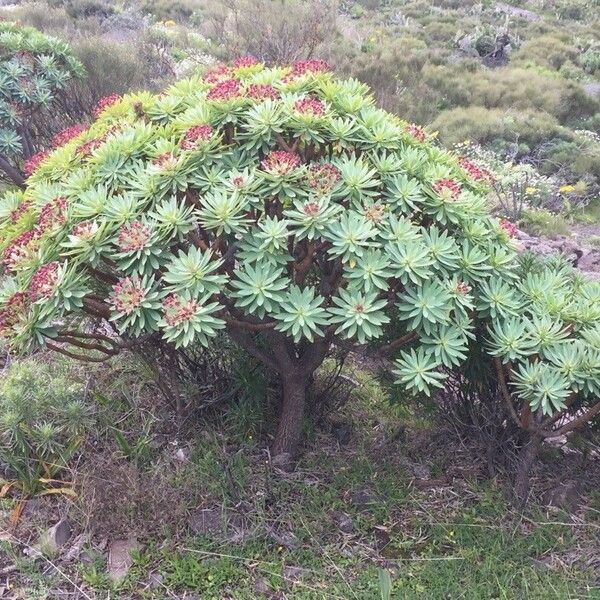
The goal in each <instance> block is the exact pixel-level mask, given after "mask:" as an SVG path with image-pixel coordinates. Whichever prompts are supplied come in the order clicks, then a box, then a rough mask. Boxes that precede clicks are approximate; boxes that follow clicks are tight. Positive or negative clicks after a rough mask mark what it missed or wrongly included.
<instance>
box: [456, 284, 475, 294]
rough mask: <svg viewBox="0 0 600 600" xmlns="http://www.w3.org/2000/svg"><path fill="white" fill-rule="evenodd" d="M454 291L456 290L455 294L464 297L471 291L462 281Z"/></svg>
mask: <svg viewBox="0 0 600 600" xmlns="http://www.w3.org/2000/svg"><path fill="white" fill-rule="evenodd" d="M454 289H455V290H456V293H457V294H460V295H461V296H465V295H466V294H468V293H469V292H470V291H471V289H472V288H471V286H470V285H469V284H468V283H465V282H464V281H459V282H458V283H457V284H456V287H455V288H454Z"/></svg>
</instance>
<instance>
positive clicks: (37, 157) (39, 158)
mask: <svg viewBox="0 0 600 600" xmlns="http://www.w3.org/2000/svg"><path fill="white" fill-rule="evenodd" d="M49 154H50V152H48V150H42V151H41V152H36V153H35V154H34V155H33V156H32V157H31V158H30V159H29V160H26V161H25V165H24V166H23V173H25V177H31V175H33V172H34V171H35V170H36V169H37V168H38V167H39V166H40V163H42V162H44V161H45V160H46V159H47V158H48V155H49Z"/></svg>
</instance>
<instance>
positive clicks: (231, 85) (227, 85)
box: [206, 79, 241, 100]
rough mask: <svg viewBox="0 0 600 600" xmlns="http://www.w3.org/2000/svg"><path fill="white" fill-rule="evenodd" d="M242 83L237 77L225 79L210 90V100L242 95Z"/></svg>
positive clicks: (208, 96)
mask: <svg viewBox="0 0 600 600" xmlns="http://www.w3.org/2000/svg"><path fill="white" fill-rule="evenodd" d="M240 91H241V90H240V83H239V81H237V80H236V79H225V81H221V82H219V83H217V84H216V85H215V86H214V87H212V88H211V89H210V90H208V94H207V95H206V98H207V99H208V100H231V99H232V98H237V97H238V96H239V95H240Z"/></svg>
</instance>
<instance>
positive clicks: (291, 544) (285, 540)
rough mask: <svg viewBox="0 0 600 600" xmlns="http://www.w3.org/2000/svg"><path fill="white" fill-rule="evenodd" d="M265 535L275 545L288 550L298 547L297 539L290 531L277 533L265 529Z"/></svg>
mask: <svg viewBox="0 0 600 600" xmlns="http://www.w3.org/2000/svg"><path fill="white" fill-rule="evenodd" d="M267 533H268V534H269V537H270V538H271V539H272V540H273V541H274V542H275V543H276V544H278V545H279V546H283V547H284V548H286V549H288V550H293V549H294V548H296V547H297V546H298V538H297V537H296V536H295V535H294V533H292V532H291V531H277V530H276V529H274V528H273V527H267Z"/></svg>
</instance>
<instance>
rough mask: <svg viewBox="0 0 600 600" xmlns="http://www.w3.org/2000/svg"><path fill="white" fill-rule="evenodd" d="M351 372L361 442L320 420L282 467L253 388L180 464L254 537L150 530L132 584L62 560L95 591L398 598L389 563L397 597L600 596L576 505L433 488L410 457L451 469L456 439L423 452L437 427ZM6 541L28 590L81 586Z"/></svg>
mask: <svg viewBox="0 0 600 600" xmlns="http://www.w3.org/2000/svg"><path fill="white" fill-rule="evenodd" d="M358 362H359V361H358ZM328 366H330V365H329V364H328V365H325V369H327V368H328ZM348 373H349V374H350V375H351V376H352V377H353V378H354V379H355V380H356V382H357V384H358V387H357V388H356V390H355V397H354V401H353V402H351V403H350V404H348V405H346V406H345V407H344V408H343V409H342V411H341V414H339V415H336V418H338V419H344V420H346V421H347V422H349V423H351V424H352V427H353V432H352V440H351V442H350V443H349V444H347V445H346V446H343V447H340V446H338V445H337V444H335V443H334V442H333V441H332V439H331V438H330V437H327V436H326V435H325V434H324V433H323V431H322V429H320V428H319V427H316V426H314V425H313V426H312V427H309V428H308V429H309V431H310V434H311V438H310V441H309V443H308V446H307V448H306V451H305V453H304V455H303V457H302V459H301V461H300V463H299V465H298V468H297V470H296V471H295V472H294V473H292V474H287V475H285V474H284V475H281V474H279V475H278V474H277V473H275V472H273V471H272V470H271V469H270V468H269V465H268V460H267V456H266V454H265V452H264V450H263V448H264V446H265V438H264V437H262V438H260V437H259V438H256V437H254V436H255V435H258V433H259V432H260V431H261V429H262V428H261V427H260V426H259V424H258V423H257V420H256V415H255V414H254V411H253V407H254V408H257V407H256V404H255V399H254V400H253V399H252V398H249V399H247V402H248V403H249V405H248V406H245V405H244V403H242V404H236V405H232V406H230V407H229V409H228V410H227V411H225V414H224V415H221V416H218V417H216V419H215V421H214V422H210V423H205V425H204V427H203V431H202V433H201V434H200V435H199V436H198V438H197V439H196V441H195V444H194V448H193V450H192V451H191V453H190V460H189V462H188V463H186V464H185V465H183V466H181V467H180V468H177V469H173V472H172V473H171V484H172V485H173V486H174V488H175V489H180V490H181V495H182V497H183V496H184V495H185V492H186V491H187V490H188V488H189V486H195V487H197V488H198V489H199V491H200V495H201V498H202V501H201V502H202V503H201V506H203V507H217V508H219V509H220V510H222V511H223V514H224V515H227V516H229V517H231V516H234V515H239V514H242V515H244V518H245V525H246V528H245V531H246V535H245V536H243V537H242V538H240V539H232V537H231V536H232V533H231V531H228V532H226V533H223V534H213V535H190V534H189V530H186V528H185V524H184V523H178V524H174V526H173V528H172V529H171V530H170V531H169V530H165V531H160V532H159V531H152V532H146V533H145V532H144V531H139V532H138V533H139V535H138V537H139V538H140V541H141V542H142V550H141V551H140V552H138V553H136V555H135V562H134V565H133V567H132V568H131V570H130V572H129V574H128V575H127V577H126V579H125V580H124V581H123V582H122V583H121V584H118V585H116V584H114V583H112V582H111V581H110V580H109V579H108V577H107V575H106V555H105V554H104V553H102V552H98V551H97V550H94V547H93V546H90V547H89V548H88V549H87V552H88V556H89V557H90V561H89V562H87V563H75V564H69V565H60V563H59V566H60V568H61V569H63V570H64V571H65V572H66V574H67V576H68V577H69V578H70V579H71V580H72V581H74V582H76V583H77V585H78V586H79V587H81V589H83V590H84V591H85V592H86V593H87V594H88V595H90V597H95V598H108V597H112V598H119V599H122V600H133V599H136V600H137V599H141V600H163V599H164V598H173V597H177V598H184V597H187V596H190V595H195V596H196V597H198V598H201V599H202V600H222V599H224V598H230V599H232V600H254V599H260V598H265V599H266V598H278V597H281V598H290V599H294V600H330V599H344V600H347V599H350V600H353V599H356V600H378V599H379V598H384V600H385V598H387V596H383V595H382V590H381V589H380V586H381V585H382V584H381V583H380V582H381V581H385V577H383V578H382V577H381V573H382V572H384V573H388V574H389V575H390V580H391V584H392V587H391V592H390V595H389V598H390V599H393V600H400V599H402V600H405V599H413V598H414V599H428V600H429V599H431V600H437V599H439V600H443V599H447V598H452V599H454V598H461V599H466V600H488V599H491V598H498V599H513V598H519V599H520V598H527V599H539V600H546V599H552V598H556V599H561V600H562V599H566V598H579V599H583V598H599V597H600V589H598V588H593V574H591V573H586V572H584V571H581V570H579V569H578V568H577V567H575V566H573V567H568V566H566V564H565V563H563V562H561V561H560V557H561V555H562V554H563V553H567V552H571V551H573V550H574V549H576V548H577V547H578V546H580V545H581V544H582V543H583V542H584V541H585V539H587V537H588V531H587V530H586V529H585V528H578V529H577V532H576V534H574V533H573V531H574V530H573V529H572V528H571V527H569V526H568V525H564V524H563V522H567V521H568V516H566V515H547V514H544V513H542V512H541V511H538V510H536V509H535V508H531V509H529V510H528V511H527V512H526V513H525V514H521V513H519V512H516V511H515V510H514V509H512V508H511V506H510V504H509V503H508V502H507V500H506V499H505V497H504V494H503V491H502V489H501V487H500V485H497V484H495V483H493V482H487V483H483V484H482V483H477V482H475V481H469V480H465V479H460V480H457V481H455V482H454V483H451V484H450V483H449V484H448V485H446V486H443V487H439V486H438V487H437V488H436V489H435V490H432V489H423V490H420V489H418V488H417V487H415V484H414V482H413V480H412V474H411V471H410V468H409V467H410V465H409V463H408V462H407V461H408V460H409V458H408V457H410V460H415V461H421V462H423V463H426V464H427V465H428V466H429V467H430V469H431V471H432V473H433V474H434V475H433V476H434V477H436V476H437V475H438V474H443V473H444V472H445V471H446V469H447V467H448V466H450V465H451V464H454V463H455V457H454V456H453V455H452V450H451V446H449V450H448V452H447V453H446V452H445V451H444V450H443V446H442V450H440V451H429V450H423V449H421V450H418V446H417V447H415V446H414V445H411V441H410V436H411V435H413V436H415V435H417V434H418V432H419V430H420V429H422V428H423V427H424V425H425V422H424V420H423V418H421V420H415V418H414V417H413V416H411V415H409V414H408V413H407V411H406V409H405V408H403V407H402V406H401V405H399V404H397V403H396V404H393V403H392V404H391V403H390V400H394V398H390V392H389V389H388V388H387V386H384V385H381V384H380V383H379V382H378V380H377V379H376V378H374V377H373V375H372V374H370V373H367V372H366V371H363V370H361V369H360V368H359V367H358V366H357V364H355V363H352V364H350V365H349V371H348ZM396 400H397V399H396ZM129 418H130V419H134V416H133V413H132V414H131V415H130V417H129ZM381 419H384V420H385V421H386V424H385V426H381V425H380V424H379V423H380V421H381ZM399 422H402V423H408V425H409V429H410V432H411V433H409V434H408V438H407V440H404V441H399V442H397V443H396V445H394V446H392V447H386V448H385V449H382V447H381V445H380V442H381V436H382V435H383V434H385V435H389V433H390V432H392V431H394V429H395V427H396V426H397V425H398V423H399ZM130 427H133V423H130ZM382 427H383V430H384V431H382ZM436 447H440V446H436ZM419 452H420V453H419ZM119 460H127V458H126V457H123V456H120V457H119ZM148 468H149V467H148ZM359 493H362V494H363V501H362V502H358V501H357V499H356V498H357V495H358V494H359ZM365 493H366V494H367V496H368V498H367V500H369V501H368V502H365V501H364V494H365ZM5 502H6V501H5ZM199 502H200V501H199ZM197 505H198V504H194V505H193V506H192V507H191V508H194V507H195V506H197ZM597 507H598V498H597V497H596V496H594V497H593V498H592V503H591V508H590V510H591V511H592V512H591V514H590V518H589V523H590V525H589V526H590V527H593V522H597ZM6 508H7V509H8V508H9V506H6ZM593 509H595V510H596V512H594V510H593ZM159 510H164V511H169V510H170V507H169V506H160V507H159ZM341 513H344V514H345V515H348V517H349V518H350V519H351V521H352V531H350V532H345V533H344V532H343V531H341V530H340V527H339V515H340V514H341ZM594 515H596V520H595V521H594ZM273 531H276V532H277V535H274V534H273ZM590 531H591V530H590ZM592 533H593V531H592ZM290 534H293V536H290ZM584 534H585V535H584ZM286 536H287V537H286ZM2 551H4V553H5V554H6V555H9V556H10V557H11V560H13V561H15V562H18V567H19V577H20V579H21V585H22V589H23V590H24V591H23V592H22V597H26V598H43V597H48V598H50V597H59V594H58V593H57V590H59V589H62V590H65V589H71V590H72V587H69V585H68V584H67V583H66V581H65V579H64V577H62V576H61V575H60V574H59V573H57V572H55V571H52V570H51V569H50V570H48V565H47V564H45V563H42V562H39V561H38V562H36V561H34V560H32V559H30V558H27V557H24V555H23V552H22V549H21V548H19V547H18V546H12V545H10V544H7V543H5V547H4V548H0V552H2ZM554 556H555V557H556V560H552V558H553V557H554ZM551 563H552V564H553V565H555V566H553V567H552V568H551V567H550V566H548V565H549V564H551ZM382 570H383V571H382ZM157 581H158V583H156V582H157ZM152 582H155V583H152ZM266 589H268V590H269V593H268V594H266V595H263V594H262V593H261V590H266ZM53 594H54V595H53Z"/></svg>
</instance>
